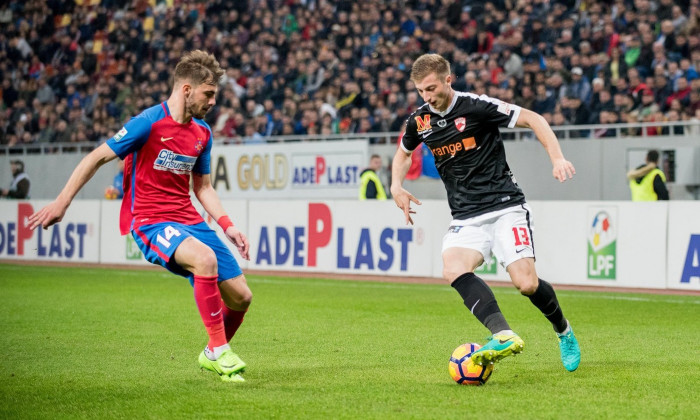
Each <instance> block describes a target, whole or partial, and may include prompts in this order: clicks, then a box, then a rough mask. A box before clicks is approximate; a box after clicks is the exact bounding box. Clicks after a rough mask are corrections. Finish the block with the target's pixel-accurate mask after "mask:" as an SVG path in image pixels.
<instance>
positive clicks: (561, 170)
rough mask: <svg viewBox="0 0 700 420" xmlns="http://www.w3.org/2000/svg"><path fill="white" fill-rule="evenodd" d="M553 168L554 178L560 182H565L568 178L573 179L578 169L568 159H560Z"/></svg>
mask: <svg viewBox="0 0 700 420" xmlns="http://www.w3.org/2000/svg"><path fill="white" fill-rule="evenodd" d="M553 166H554V167H553V168H552V175H554V178H556V179H558V180H559V182H564V181H566V180H567V179H571V178H573V177H574V175H575V174H576V169H575V168H574V165H573V164H572V163H571V162H569V161H568V160H566V159H559V160H557V161H556V162H554V164H553Z"/></svg>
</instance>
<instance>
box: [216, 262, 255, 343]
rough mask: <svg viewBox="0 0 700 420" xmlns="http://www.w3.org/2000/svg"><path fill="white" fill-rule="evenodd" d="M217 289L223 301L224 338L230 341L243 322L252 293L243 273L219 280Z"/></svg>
mask: <svg viewBox="0 0 700 420" xmlns="http://www.w3.org/2000/svg"><path fill="white" fill-rule="evenodd" d="M219 291H220V292H221V297H222V299H223V301H224V305H223V308H224V310H223V315H224V327H225V329H226V340H227V341H231V339H232V338H233V336H234V335H235V334H236V331H238V328H239V327H240V326H241V324H242V323H243V318H244V317H245V314H246V312H247V311H248V307H249V306H250V303H251V301H252V299H253V293H252V292H251V291H250V288H249V287H248V283H247V282H246V279H245V276H244V275H243V274H241V275H240V276H237V277H235V278H231V279H228V280H224V281H222V282H219Z"/></svg>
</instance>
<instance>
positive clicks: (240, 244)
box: [226, 226, 250, 261]
mask: <svg viewBox="0 0 700 420" xmlns="http://www.w3.org/2000/svg"><path fill="white" fill-rule="evenodd" d="M226 236H227V237H228V239H229V240H230V241H231V242H232V243H233V244H234V245H236V248H238V252H239V253H240V254H241V257H243V259H245V260H246V261H250V254H249V250H250V244H249V243H248V238H246V236H245V235H244V234H243V232H241V231H239V230H238V229H236V227H235V226H229V228H228V229H226Z"/></svg>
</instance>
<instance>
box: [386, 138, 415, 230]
mask: <svg viewBox="0 0 700 420" xmlns="http://www.w3.org/2000/svg"><path fill="white" fill-rule="evenodd" d="M410 167H411V154H410V153H406V152H405V151H404V150H403V149H402V148H401V147H399V149H398V150H397V151H396V154H395V155H394V161H393V162H392V164H391V196H392V197H393V198H394V203H396V206H398V208H400V209H401V210H402V211H403V214H404V216H405V217H406V224H409V223H410V224H413V219H412V218H411V214H415V213H416V212H415V210H411V202H414V203H416V204H418V205H420V204H421V202H420V201H418V199H417V198H416V197H414V196H413V194H411V193H410V192H408V191H406V189H405V188H404V187H403V180H404V179H406V174H407V173H408V169H409V168H410Z"/></svg>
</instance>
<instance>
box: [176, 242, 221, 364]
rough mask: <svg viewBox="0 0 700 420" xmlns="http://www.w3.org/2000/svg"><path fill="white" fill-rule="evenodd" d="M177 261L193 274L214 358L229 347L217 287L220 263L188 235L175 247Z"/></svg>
mask: <svg viewBox="0 0 700 420" xmlns="http://www.w3.org/2000/svg"><path fill="white" fill-rule="evenodd" d="M174 258H175V262H176V263H177V264H178V265H179V266H180V267H182V268H184V269H185V270H187V271H189V272H191V273H192V275H193V277H194V298H195V301H196V302H197V308H198V309H199V315H200V316H201V317H202V322H203V323H204V326H205V328H206V330H207V334H208V335H209V343H208V344H207V348H208V349H209V351H211V352H212V354H213V355H214V357H215V358H217V359H218V358H219V357H220V356H221V354H222V353H223V352H224V351H226V350H229V349H230V348H229V346H228V341H227V340H226V331H225V329H224V320H223V314H222V312H223V305H222V303H221V293H220V292H219V287H218V278H219V275H218V264H217V260H216V254H215V253H214V251H213V250H212V249H211V248H210V247H208V246H207V245H205V244H204V243H202V242H201V241H200V240H198V239H196V238H194V237H189V238H187V239H186V240H184V241H183V242H182V243H181V244H180V246H179V247H178V248H177V249H176V250H175V254H174Z"/></svg>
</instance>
